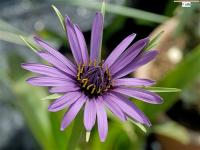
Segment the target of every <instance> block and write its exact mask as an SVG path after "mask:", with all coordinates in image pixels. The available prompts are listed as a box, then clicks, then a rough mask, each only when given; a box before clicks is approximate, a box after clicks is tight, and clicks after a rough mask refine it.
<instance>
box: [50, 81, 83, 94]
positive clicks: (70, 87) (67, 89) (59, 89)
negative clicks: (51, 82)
mask: <svg viewBox="0 0 200 150" xmlns="http://www.w3.org/2000/svg"><path fill="white" fill-rule="evenodd" d="M79 89H80V87H78V86H76V85H75V84H74V83H73V82H69V83H67V85H65V86H56V87H52V88H50V90H49V92H51V93H67V92H72V91H78V90H79Z"/></svg>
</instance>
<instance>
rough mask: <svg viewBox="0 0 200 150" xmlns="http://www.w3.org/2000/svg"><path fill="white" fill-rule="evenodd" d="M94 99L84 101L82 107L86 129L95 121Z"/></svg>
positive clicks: (90, 127)
mask: <svg viewBox="0 0 200 150" xmlns="http://www.w3.org/2000/svg"><path fill="white" fill-rule="evenodd" d="M94 101H95V99H90V100H87V101H86V104H85V109H84V125H85V129H86V130H87V131H91V130H92V128H93V126H94V124H95V121H96V106H95V102H94Z"/></svg>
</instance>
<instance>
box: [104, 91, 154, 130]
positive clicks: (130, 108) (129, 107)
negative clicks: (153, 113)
mask: <svg viewBox="0 0 200 150" xmlns="http://www.w3.org/2000/svg"><path fill="white" fill-rule="evenodd" d="M108 98H109V99H112V100H113V101H115V102H116V103H117V104H118V105H119V107H120V108H121V109H122V110H123V111H124V113H126V114H127V115H128V116H129V117H131V118H132V119H134V120H136V121H138V122H140V123H142V124H146V125H148V126H150V125H151V123H150V122H149V120H148V118H147V117H146V116H145V115H144V113H143V112H142V111H140V110H139V109H138V108H137V107H136V106H135V105H134V104H133V103H132V102H131V101H129V100H128V99H127V98H126V97H124V96H122V95H121V94H118V93H115V92H113V93H112V94H109V95H108Z"/></svg>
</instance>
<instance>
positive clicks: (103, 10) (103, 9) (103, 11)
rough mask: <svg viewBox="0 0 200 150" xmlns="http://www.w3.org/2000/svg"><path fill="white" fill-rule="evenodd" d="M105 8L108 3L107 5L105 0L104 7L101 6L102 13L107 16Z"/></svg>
mask: <svg viewBox="0 0 200 150" xmlns="http://www.w3.org/2000/svg"><path fill="white" fill-rule="evenodd" d="M105 8H106V3H105V0H103V2H102V5H101V13H102V14H103V15H105Z"/></svg>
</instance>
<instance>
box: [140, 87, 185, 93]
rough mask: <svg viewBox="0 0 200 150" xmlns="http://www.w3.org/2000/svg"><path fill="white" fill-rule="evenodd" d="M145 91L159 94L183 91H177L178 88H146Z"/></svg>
mask: <svg viewBox="0 0 200 150" xmlns="http://www.w3.org/2000/svg"><path fill="white" fill-rule="evenodd" d="M144 89H145V90H148V91H151V92H157V93H162V92H180V91H181V90H180V89H177V88H167V87H145V88H144Z"/></svg>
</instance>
